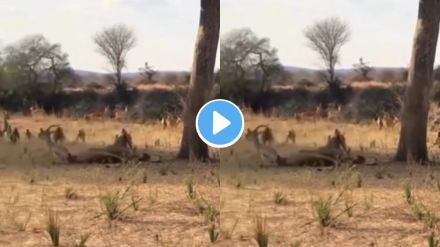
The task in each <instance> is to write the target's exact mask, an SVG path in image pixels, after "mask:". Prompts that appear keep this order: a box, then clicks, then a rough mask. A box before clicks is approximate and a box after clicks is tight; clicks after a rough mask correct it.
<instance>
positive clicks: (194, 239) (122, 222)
mask: <svg viewBox="0 0 440 247" xmlns="http://www.w3.org/2000/svg"><path fill="white" fill-rule="evenodd" d="M10 122H11V124H12V125H13V126H14V127H18V128H19V129H20V130H25V129H26V128H29V129H30V130H31V131H32V132H33V133H34V134H36V133H37V130H38V129H39V128H40V127H41V128H44V127H47V126H49V125H50V124H55V123H57V124H60V123H61V124H62V125H63V128H64V129H65V132H66V136H67V139H68V140H74V137H75V134H76V133H77V131H78V130H79V129H84V130H85V131H86V133H87V144H86V145H84V144H82V143H81V144H75V143H68V144H67V145H68V146H69V147H70V148H72V149H81V148H86V147H88V146H99V145H102V144H109V143H111V142H112V141H113V138H114V135H115V134H117V133H118V132H119V131H120V129H121V128H122V127H124V128H126V129H127V130H128V131H129V132H131V133H132V136H133V139H134V140H133V141H134V143H135V144H136V146H137V147H140V148H144V147H145V146H146V145H147V146H148V148H149V149H151V150H152V152H153V153H157V154H160V155H161V156H162V158H163V160H164V162H162V163H148V162H147V163H142V164H126V165H108V166H105V165H98V164H90V165H74V164H72V165H62V164H52V163H51V157H50V155H49V152H48V150H47V148H46V147H45V145H44V144H43V143H41V142H40V141H39V140H36V139H35V140H31V141H27V140H23V141H22V142H21V143H19V144H17V145H13V144H10V143H8V142H7V141H3V140H0V149H1V150H2V152H1V154H0V194H1V195H4V196H0V246H48V243H49V242H48V238H47V233H46V227H47V225H46V222H47V212H48V209H52V210H54V211H56V212H57V217H58V219H59V224H61V226H62V231H61V234H60V243H61V245H60V246H80V245H81V244H82V245H84V242H86V243H85V245H86V246H93V247H95V246H97V247H100V246H105V247H107V246H170V247H171V246H206V245H208V244H209V243H210V239H209V235H208V229H209V228H210V226H211V224H210V223H209V222H207V220H206V216H205V215H200V214H198V213H197V212H195V211H194V209H193V207H192V205H191V204H190V203H189V202H188V198H187V195H186V181H188V180H189V179H191V180H192V181H194V184H195V186H196V190H197V193H198V194H199V195H200V196H203V199H204V200H205V201H206V202H208V203H209V204H210V205H218V203H219V189H218V183H217V174H218V173H217V166H216V165H206V164H200V165H199V164H194V163H186V162H184V161H178V160H174V159H173V157H174V155H175V152H176V150H177V147H178V143H179V142H180V137H181V135H180V131H181V126H179V127H178V128H175V129H167V130H163V129H162V127H161V126H160V125H159V124H157V123H150V124H132V123H119V122H113V121H106V122H104V123H101V122H86V121H83V120H79V121H72V120H67V119H65V120H60V119H56V118H53V117H39V118H38V117H35V118H25V117H20V116H13V117H12V119H11V121H10ZM164 167H166V170H167V171H168V172H167V173H166V174H163V173H162V172H161V170H163V169H164ZM161 173H162V174H161ZM128 187H130V192H129V193H128V194H127V196H126V198H124V201H123V202H122V205H121V210H124V209H125V208H126V207H130V208H128V209H127V210H125V211H124V213H123V214H120V215H118V217H117V218H116V219H115V220H114V221H113V222H112V224H111V227H109V224H108V220H107V218H106V217H105V216H102V217H100V215H101V214H102V212H103V211H102V205H101V200H102V199H101V198H102V197H103V196H104V195H106V194H107V193H111V192H115V191H125V190H126V188H128ZM14 198H18V199H14ZM216 207H218V206H216ZM11 208H13V209H14V210H13V211H11ZM28 215H32V217H29V219H28ZM7 217H9V218H10V219H11V220H8V221H7V222H6V221H3V220H2V219H4V218H7ZM14 222H15V223H14ZM16 224H17V225H18V226H17V225H16ZM19 228H21V229H19Z"/></svg>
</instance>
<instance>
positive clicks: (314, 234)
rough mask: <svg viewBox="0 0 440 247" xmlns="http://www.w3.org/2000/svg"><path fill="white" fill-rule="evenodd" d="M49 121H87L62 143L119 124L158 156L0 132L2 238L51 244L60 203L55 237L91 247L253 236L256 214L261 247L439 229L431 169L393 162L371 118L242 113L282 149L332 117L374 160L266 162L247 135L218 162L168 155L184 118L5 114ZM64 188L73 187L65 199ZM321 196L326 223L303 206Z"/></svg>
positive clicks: (408, 237)
mask: <svg viewBox="0 0 440 247" xmlns="http://www.w3.org/2000/svg"><path fill="white" fill-rule="evenodd" d="M52 123H61V124H63V126H64V128H65V130H66V134H67V138H68V139H69V140H73V139H74V137H75V133H76V132H77V131H78V129H80V128H82V129H85V130H86V132H87V133H88V137H87V144H75V143H69V144H68V145H69V147H70V148H72V149H81V148H86V147H88V146H96V145H103V144H108V143H110V142H111V141H112V139H113V137H114V135H115V134H116V133H118V132H119V130H120V128H122V127H125V128H127V129H128V131H129V132H131V133H132V135H133V138H134V142H135V144H136V146H138V147H147V148H149V149H151V150H152V153H153V154H160V155H161V156H162V160H163V161H162V162H161V163H142V164H126V165H109V166H105V165H97V164H90V165H61V164H52V161H51V158H50V155H49V153H48V151H47V148H46V147H45V146H44V144H42V143H41V142H40V141H38V140H32V141H22V142H21V143H20V144H16V145H12V144H10V143H8V142H6V141H2V143H1V150H2V152H1V154H0V194H1V196H0V219H1V220H0V246H52V245H51V244H50V241H49V238H48V234H47V232H46V225H47V219H48V210H54V211H56V212H57V215H58V219H59V225H60V226H61V234H60V241H61V246H75V245H74V244H75V242H77V241H78V240H79V239H80V237H81V235H85V234H90V238H89V240H88V241H87V245H86V246H89V247H90V246H91V247H93V246H98V247H99V246H105V247H106V246H246V247H247V246H258V245H257V243H256V241H255V233H256V230H255V229H256V219H257V218H258V217H260V219H263V220H264V223H265V224H264V226H265V229H264V231H262V232H263V233H264V234H265V235H267V237H268V239H269V246H281V247H284V246H287V247H293V246H295V247H298V246H428V245H427V240H426V238H427V235H428V234H430V233H431V232H434V234H435V237H436V238H438V234H439V233H438V228H437V215H439V214H440V203H439V202H440V199H439V198H440V169H439V167H438V166H420V165H417V164H397V163H390V162H389V160H390V159H391V157H392V154H393V152H394V148H395V146H396V144H397V140H398V127H396V128H392V129H383V130H378V128H377V126H375V125H374V124H370V123H364V124H347V123H334V122H327V121H323V120H319V121H316V122H313V123H312V122H298V121H296V120H292V119H276V118H266V117H263V116H258V115H257V116H256V115H252V116H246V124H247V126H246V127H255V126H257V125H259V124H263V123H264V124H269V126H270V127H272V129H273V130H274V134H275V144H274V147H275V148H276V150H277V151H278V152H279V153H280V154H287V153H289V152H291V151H292V150H298V149H303V148H313V147H315V146H319V145H322V144H324V143H325V141H326V138H327V136H328V135H330V134H331V133H332V132H333V130H334V129H335V128H338V129H340V130H341V131H342V132H343V133H344V134H345V136H346V138H347V143H348V145H349V146H350V148H351V149H352V152H357V153H362V154H363V155H365V156H367V158H369V159H377V160H378V165H376V166H362V165H358V166H351V165H350V164H343V165H341V166H340V167H336V168H331V167H328V168H317V167H298V168H275V167H264V168H263V167H261V165H267V164H264V162H263V161H262V160H261V159H260V158H259V156H258V154H257V153H256V150H255V149H254V148H253V146H252V145H251V143H249V142H248V141H246V140H245V138H242V139H241V140H240V141H239V142H238V143H237V144H236V145H234V146H233V147H231V148H228V149H224V150H222V151H221V152H220V158H221V162H220V164H191V163H189V164H188V163H185V162H182V161H176V160H173V155H174V154H175V152H176V150H177V147H178V142H179V140H180V131H181V129H180V128H181V126H179V127H178V128H175V129H167V130H163V129H162V127H161V126H160V125H159V124H157V123H151V124H131V123H117V122H109V121H106V122H104V123H101V122H92V123H90V122H85V121H82V120H79V121H72V120H60V119H56V118H51V117H44V118H41V119H34V118H32V119H31V118H24V117H15V118H14V117H13V119H12V120H11V124H12V125H13V126H16V127H18V128H19V129H21V130H22V129H26V128H29V129H31V131H32V132H34V133H36V131H37V130H38V129H39V128H40V127H45V126H48V125H50V124H52ZM290 129H294V130H295V131H296V133H297V144H284V143H283V142H284V139H285V135H286V134H287V131H288V130H290ZM435 135H436V133H434V132H430V133H429V139H430V140H429V143H430V144H429V145H430V147H431V148H430V153H431V154H430V155H431V158H432V159H433V161H435V162H437V163H438V155H439V152H438V151H439V149H438V148H437V147H433V146H432V143H433V142H434V140H435V137H436V136H435ZM216 155H217V154H216ZM188 181H193V184H194V188H195V190H196V191H197V192H196V194H197V196H199V197H200V198H203V201H204V202H206V203H207V204H209V205H210V206H212V207H214V208H216V209H218V210H219V211H220V217H219V220H218V221H219V222H218V224H216V228H215V232H216V233H218V234H219V236H218V239H217V240H216V241H215V243H211V242H210V238H209V235H208V232H209V229H210V226H211V223H210V222H209V220H208V219H207V217H205V215H203V214H202V213H200V211H199V209H198V207H197V205H195V204H194V203H193V202H192V201H191V200H190V199H189V198H188ZM405 187H407V188H411V192H412V194H413V197H412V200H413V201H414V203H412V204H409V203H408V202H407V201H406V198H405V196H404V195H405V193H404V188H405ZM69 190H70V191H74V192H75V194H76V195H77V198H73V199H72V198H67V192H66V191H69ZM127 190H128V192H127V193H126V195H127V196H126V197H125V199H124V200H123V201H122V209H123V210H125V211H124V213H123V214H122V215H121V217H119V218H118V219H117V220H114V221H109V220H108V219H107V218H106V216H105V215H103V212H104V210H103V209H104V207H103V204H102V198H103V196H105V195H107V194H108V193H116V192H118V191H119V192H120V193H123V192H124V191H127ZM330 196H331V198H332V200H333V203H332V204H331V207H330V210H331V212H330V215H331V222H330V224H329V226H326V227H323V226H320V224H319V223H318V220H316V211H315V210H314V208H313V206H312V205H316V204H315V202H317V201H318V200H319V199H323V200H325V199H328V198H329V197H330ZM275 198H278V199H275ZM280 198H281V199H280ZM336 198H338V199H336ZM137 199H140V202H139V205H138V206H139V207H138V208H137V209H136V210H135V209H134V207H133V205H131V204H132V201H133V200H137ZM414 205H419V207H420V208H421V210H422V211H423V212H424V215H425V216H426V215H428V214H427V213H428V212H429V215H431V217H430V218H429V219H431V222H433V223H432V224H431V225H430V224H429V222H428V220H427V219H428V218H427V217H425V216H423V217H421V218H420V219H418V218H417V211H416V210H415V206H414ZM347 208H350V209H351V210H350V213H349V212H348V211H347ZM28 218H29V221H28V223H27V224H24V223H25V222H27V219H28ZM23 225H25V227H23Z"/></svg>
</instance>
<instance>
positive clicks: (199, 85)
mask: <svg viewBox="0 0 440 247" xmlns="http://www.w3.org/2000/svg"><path fill="white" fill-rule="evenodd" d="M219 32H220V0H201V10H200V23H199V30H198V34H197V41H196V48H195V51H194V60H193V66H192V72H191V81H190V86H189V91H188V97H187V105H186V109H185V116H184V128H183V136H182V141H181V144H180V150H179V154H178V157H179V158H184V159H188V158H191V159H197V160H206V159H207V158H209V153H208V146H207V145H206V144H205V143H204V142H203V141H202V140H201V139H200V138H199V136H198V135H197V131H196V116H197V112H198V111H199V109H200V108H201V107H202V106H203V104H205V102H206V101H207V98H208V95H209V92H210V91H211V88H212V84H213V80H214V66H215V60H216V55H217V47H218V40H219Z"/></svg>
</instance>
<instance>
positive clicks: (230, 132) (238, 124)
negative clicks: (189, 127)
mask: <svg viewBox="0 0 440 247" xmlns="http://www.w3.org/2000/svg"><path fill="white" fill-rule="evenodd" d="M196 129H197V134H198V135H199V137H200V139H202V140H203V141H204V142H205V143H206V144H208V145H210V146H212V147H215V148H225V147H229V146H231V145H232V144H234V143H235V142H237V141H238V139H240V136H241V134H242V133H243V129H244V119H243V114H242V113H241V111H240V109H239V108H238V107H237V106H236V105H235V104H233V103H232V102H230V101H228V100H222V99H216V100H212V101H209V102H208V103H206V104H205V105H204V106H202V108H200V110H199V112H198V114H197V117H196Z"/></svg>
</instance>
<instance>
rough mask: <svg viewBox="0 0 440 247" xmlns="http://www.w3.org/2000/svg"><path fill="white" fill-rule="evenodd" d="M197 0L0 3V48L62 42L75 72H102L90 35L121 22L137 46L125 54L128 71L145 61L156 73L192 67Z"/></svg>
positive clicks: (103, 65)
mask: <svg viewBox="0 0 440 247" xmlns="http://www.w3.org/2000/svg"><path fill="white" fill-rule="evenodd" d="M199 6H200V0H62V1H60V0H39V1H34V0H0V42H1V43H0V44H2V46H4V45H7V44H9V43H11V42H14V41H16V40H18V39H20V38H21V37H23V36H24V35H27V34H35V33H41V34H43V35H44V36H46V37H47V38H48V39H49V40H50V41H51V42H57V43H61V44H62V47H63V50H65V51H66V52H68V53H69V55H70V61H71V64H72V66H73V67H74V68H78V69H87V70H95V71H106V70H107V69H108V68H109V67H108V66H107V64H106V62H105V60H104V59H103V58H102V57H101V56H99V55H98V54H97V53H96V52H95V46H94V44H93V41H92V36H93V35H94V34H95V33H96V32H97V31H99V30H101V29H102V28H103V27H106V26H109V25H112V24H117V23H124V24H127V25H128V26H130V27H132V28H133V29H134V30H135V32H136V34H137V36H138V44H137V46H136V48H134V49H133V50H132V51H131V52H130V53H129V55H128V70H130V71H137V70H138V68H139V67H142V66H143V64H144V62H145V61H149V62H150V63H151V64H152V65H153V66H155V67H156V68H157V69H163V70H187V69H189V68H190V67H191V64H192V56H193V50H194V42H195V37H196V32H197V25H198V20H199V11H200V7H199Z"/></svg>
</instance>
